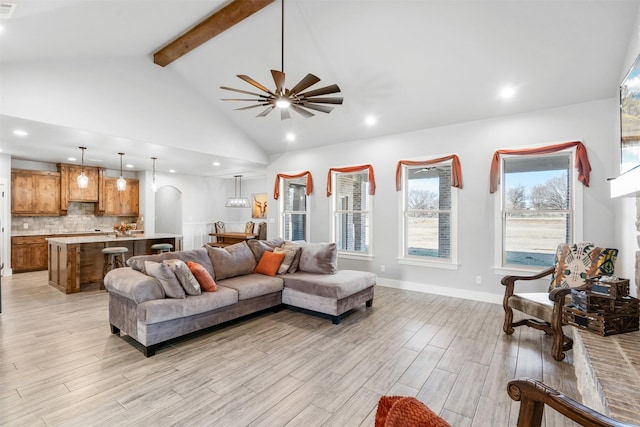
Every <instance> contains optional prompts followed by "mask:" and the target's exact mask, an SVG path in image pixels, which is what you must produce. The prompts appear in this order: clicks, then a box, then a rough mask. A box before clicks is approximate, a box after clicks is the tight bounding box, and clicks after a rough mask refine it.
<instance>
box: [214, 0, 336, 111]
mask: <svg viewBox="0 0 640 427" xmlns="http://www.w3.org/2000/svg"><path fill="white" fill-rule="evenodd" d="M280 53H281V64H280V71H278V70H271V75H272V76H273V81H274V83H275V84H276V89H275V91H273V92H272V91H271V90H269V89H268V88H267V87H265V86H263V85H261V84H260V83H258V82H257V81H255V80H253V79H252V78H251V77H249V76H247V75H244V74H238V77H239V78H241V79H242V80H244V81H245V82H247V83H249V84H250V85H252V86H253V87H256V88H258V89H260V90H261V91H263V92H265V93H266V94H267V95H264V94H260V93H255V92H248V91H246V90H241V89H233V88H230V87H227V86H220V89H224V90H230V91H232V92H237V93H242V94H244V95H253V96H256V97H257V98H255V99H246V98H225V99H223V101H250V102H257V104H255V105H250V106H248V107H240V108H236V110H248V109H250V108H256V107H267V108H266V109H264V110H263V111H262V112H261V113H260V114H258V115H257V116H256V117H265V116H266V115H267V114H269V113H270V112H271V111H273V110H274V109H275V108H276V107H278V109H279V110H280V120H285V119H289V118H291V114H290V113H289V110H290V109H291V110H293V111H295V112H296V113H298V114H300V115H301V116H303V117H305V118H309V117H313V116H314V115H315V114H313V113H312V112H311V111H309V110H315V111H321V112H323V113H330V112H331V111H332V110H333V107H329V106H327V105H321V104H342V97H325V96H323V95H328V94H330V93H339V92H340V88H339V87H338V85H336V84H333V85H330V86H325V87H322V88H319V89H314V90H310V91H307V92H303V91H304V90H306V89H307V88H309V87H311V86H313V85H314V84H316V83H318V82H319V81H320V79H319V78H318V77H316V76H314V75H313V74H307V75H306V77H305V78H303V79H302V80H300V82H298V84H296V85H295V86H294V87H293V88H291V89H287V88H285V87H284V78H285V74H284V0H282V21H281V46H280Z"/></svg>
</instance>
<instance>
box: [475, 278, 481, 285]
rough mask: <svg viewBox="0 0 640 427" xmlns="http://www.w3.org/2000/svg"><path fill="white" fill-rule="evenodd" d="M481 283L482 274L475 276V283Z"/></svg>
mask: <svg viewBox="0 0 640 427" xmlns="http://www.w3.org/2000/svg"><path fill="white" fill-rule="evenodd" d="M481 284H482V276H476V285H481Z"/></svg>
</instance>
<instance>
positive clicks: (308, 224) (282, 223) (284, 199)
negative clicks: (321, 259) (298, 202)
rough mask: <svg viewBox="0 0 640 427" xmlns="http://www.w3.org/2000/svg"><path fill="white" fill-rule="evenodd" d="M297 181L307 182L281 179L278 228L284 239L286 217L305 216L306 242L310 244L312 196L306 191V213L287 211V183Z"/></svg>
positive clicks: (295, 179)
mask: <svg viewBox="0 0 640 427" xmlns="http://www.w3.org/2000/svg"><path fill="white" fill-rule="evenodd" d="M297 180H305V182H306V178H294V179H288V178H281V179H280V197H279V198H278V199H279V200H278V202H279V210H280V218H279V221H278V227H279V229H280V236H283V238H284V235H285V218H286V216H287V215H291V214H304V215H305V216H306V221H305V227H304V236H305V239H304V240H305V241H307V242H309V241H311V240H310V238H311V235H310V233H311V195H310V194H307V192H306V191H305V192H304V197H305V207H306V210H304V211H294V210H291V211H289V210H286V205H287V203H286V202H287V198H288V191H286V186H287V183H288V182H290V181H297ZM305 186H306V184H305Z"/></svg>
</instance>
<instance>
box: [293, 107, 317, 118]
mask: <svg viewBox="0 0 640 427" xmlns="http://www.w3.org/2000/svg"><path fill="white" fill-rule="evenodd" d="M291 109H292V110H293V111H295V112H296V113H298V114H300V115H301V116H304V117H305V118H306V119H308V118H309V117H313V116H315V114H313V113H312V112H311V111H307V110H305V109H304V108H302V107H300V106H299V105H295V104H291Z"/></svg>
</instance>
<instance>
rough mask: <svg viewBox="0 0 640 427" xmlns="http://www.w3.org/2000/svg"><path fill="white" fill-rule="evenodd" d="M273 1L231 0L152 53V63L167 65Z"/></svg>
mask: <svg viewBox="0 0 640 427" xmlns="http://www.w3.org/2000/svg"><path fill="white" fill-rule="evenodd" d="M274 1H275V0H232V1H231V2H230V3H229V4H227V5H226V6H224V7H223V8H222V9H219V10H218V11H216V12H215V13H214V14H213V15H211V16H209V17H208V18H206V19H205V20H204V21H202V22H200V23H198V24H196V26H195V27H193V28H191V29H190V30H187V31H186V32H185V33H183V34H182V35H180V36H178V37H177V38H176V39H174V40H172V41H171V42H169V43H168V44H167V45H166V46H164V47H163V48H161V49H159V50H157V51H156V52H154V54H153V62H154V63H155V64H158V65H160V66H161V67H164V66H167V65H169V64H170V63H172V62H173V61H175V60H176V59H178V58H180V57H181V56H182V55H186V54H187V53H189V52H191V51H192V50H193V49H195V48H197V47H198V46H200V45H201V44H203V43H206V42H207V41H209V40H211V39H212V38H213V37H215V36H217V35H218V34H220V33H222V32H223V31H225V30H227V29H229V28H231V27H233V26H234V25H235V24H237V23H239V22H240V21H242V20H244V19H246V18H248V17H249V16H251V15H253V14H254V13H256V12H257V11H259V10H260V9H262V8H263V7H265V6H267V5H269V4H271V3H273V2H274Z"/></svg>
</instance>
